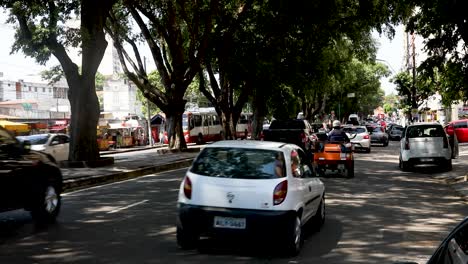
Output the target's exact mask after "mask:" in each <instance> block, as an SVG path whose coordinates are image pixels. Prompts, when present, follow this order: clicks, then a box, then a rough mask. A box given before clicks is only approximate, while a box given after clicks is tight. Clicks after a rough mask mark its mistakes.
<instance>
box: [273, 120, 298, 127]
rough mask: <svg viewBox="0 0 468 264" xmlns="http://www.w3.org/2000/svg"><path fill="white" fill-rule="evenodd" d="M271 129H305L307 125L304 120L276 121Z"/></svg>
mask: <svg viewBox="0 0 468 264" xmlns="http://www.w3.org/2000/svg"><path fill="white" fill-rule="evenodd" d="M270 129H305V124H304V121H302V120H274V121H273V122H272V123H271V125H270Z"/></svg>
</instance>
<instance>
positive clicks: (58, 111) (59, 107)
mask: <svg viewBox="0 0 468 264" xmlns="http://www.w3.org/2000/svg"><path fill="white" fill-rule="evenodd" d="M0 102H2V104H1V107H2V110H1V112H2V114H4V115H9V116H17V117H26V118H66V117H69V116H70V102H69V101H68V86H67V84H66V82H59V83H57V84H55V85H53V86H51V85H49V84H48V83H45V82H24V81H23V80H18V81H11V80H0Z"/></svg>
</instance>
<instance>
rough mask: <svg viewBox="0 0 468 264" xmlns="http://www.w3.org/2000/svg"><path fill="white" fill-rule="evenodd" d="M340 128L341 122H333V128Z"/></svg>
mask: <svg viewBox="0 0 468 264" xmlns="http://www.w3.org/2000/svg"><path fill="white" fill-rule="evenodd" d="M340 126H341V122H340V121H338V120H335V121H333V127H340Z"/></svg>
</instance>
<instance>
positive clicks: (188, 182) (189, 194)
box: [184, 176, 192, 199]
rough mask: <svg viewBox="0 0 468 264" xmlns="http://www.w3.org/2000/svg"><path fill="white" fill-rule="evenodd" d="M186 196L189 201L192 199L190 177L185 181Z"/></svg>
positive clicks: (186, 177)
mask: <svg viewBox="0 0 468 264" xmlns="http://www.w3.org/2000/svg"><path fill="white" fill-rule="evenodd" d="M184 194H185V197H187V198H188V199H192V181H191V180H190V178H189V177H188V176H185V179H184Z"/></svg>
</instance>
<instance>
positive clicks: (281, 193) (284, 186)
mask: <svg viewBox="0 0 468 264" xmlns="http://www.w3.org/2000/svg"><path fill="white" fill-rule="evenodd" d="M287 193H288V181H282V182H280V183H278V185H276V187H275V191H274V192H273V205H278V204H281V203H282V202H283V201H284V199H286V194H287Z"/></svg>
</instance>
